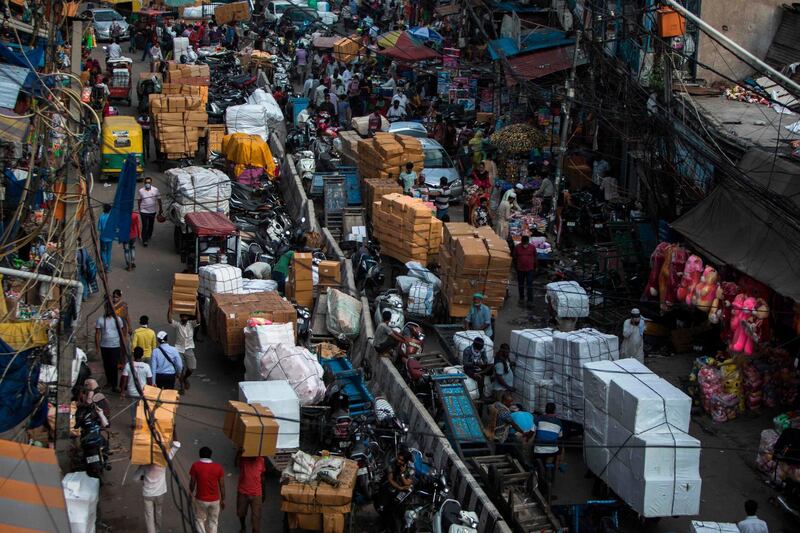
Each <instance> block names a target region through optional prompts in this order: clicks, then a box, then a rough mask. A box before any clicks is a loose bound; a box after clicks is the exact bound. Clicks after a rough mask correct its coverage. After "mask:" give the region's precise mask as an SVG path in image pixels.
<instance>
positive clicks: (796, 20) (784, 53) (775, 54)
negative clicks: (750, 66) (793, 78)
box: [765, 8, 800, 70]
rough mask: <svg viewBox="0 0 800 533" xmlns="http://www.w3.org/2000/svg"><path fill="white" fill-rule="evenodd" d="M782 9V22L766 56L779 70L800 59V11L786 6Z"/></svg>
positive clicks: (770, 63) (766, 59) (769, 62)
mask: <svg viewBox="0 0 800 533" xmlns="http://www.w3.org/2000/svg"><path fill="white" fill-rule="evenodd" d="M782 11H783V14H782V15H781V24H780V26H778V31H776V32H775V37H774V38H773V39H772V44H771V45H770V47H769V50H767V57H766V58H765V61H766V62H767V63H768V64H769V65H771V66H772V67H775V68H776V69H779V70H780V69H781V68H783V67H785V66H786V65H790V64H792V63H797V62H798V61H800V13H798V12H797V11H794V10H792V9H785V8H784V9H783V10H782Z"/></svg>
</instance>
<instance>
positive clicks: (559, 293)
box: [547, 281, 589, 318]
mask: <svg viewBox="0 0 800 533" xmlns="http://www.w3.org/2000/svg"><path fill="white" fill-rule="evenodd" d="M547 299H548V301H549V302H550V303H551V304H552V305H553V309H554V310H555V312H556V315H557V316H558V317H559V318H583V317H587V316H589V296H588V295H587V294H586V291H585V290H584V289H583V287H581V286H580V284H578V282H577V281H555V282H553V283H548V284H547Z"/></svg>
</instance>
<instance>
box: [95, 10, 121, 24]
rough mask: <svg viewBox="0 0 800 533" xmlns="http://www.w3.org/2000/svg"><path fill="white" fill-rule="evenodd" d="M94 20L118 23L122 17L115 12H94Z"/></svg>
mask: <svg viewBox="0 0 800 533" xmlns="http://www.w3.org/2000/svg"><path fill="white" fill-rule="evenodd" d="M94 20H96V21H97V22H111V21H113V20H116V21H120V20H122V15H120V14H119V13H117V12H116V11H96V12H95V14H94Z"/></svg>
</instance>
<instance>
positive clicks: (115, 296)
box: [111, 289, 131, 331]
mask: <svg viewBox="0 0 800 533" xmlns="http://www.w3.org/2000/svg"><path fill="white" fill-rule="evenodd" d="M111 303H112V304H113V305H114V313H116V315H117V316H118V317H120V318H121V319H122V323H123V324H124V325H125V331H131V317H130V314H129V313H128V304H127V303H125V301H124V300H123V299H122V291H121V290H119V289H114V292H113V293H111Z"/></svg>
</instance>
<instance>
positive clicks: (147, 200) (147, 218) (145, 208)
mask: <svg viewBox="0 0 800 533" xmlns="http://www.w3.org/2000/svg"><path fill="white" fill-rule="evenodd" d="M159 213H161V193H160V192H159V191H158V189H157V188H156V187H154V186H153V178H151V177H150V176H147V177H146V178H145V179H144V187H141V188H140V189H139V215H140V216H141V217H142V245H143V246H144V247H145V248H147V243H148V242H150V239H151V238H152V237H153V226H154V224H155V221H156V214H159Z"/></svg>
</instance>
